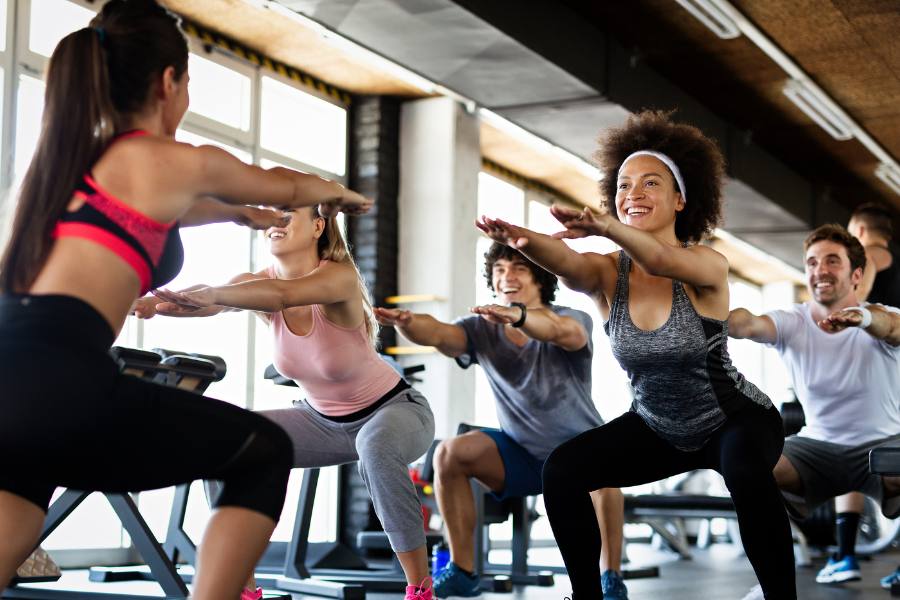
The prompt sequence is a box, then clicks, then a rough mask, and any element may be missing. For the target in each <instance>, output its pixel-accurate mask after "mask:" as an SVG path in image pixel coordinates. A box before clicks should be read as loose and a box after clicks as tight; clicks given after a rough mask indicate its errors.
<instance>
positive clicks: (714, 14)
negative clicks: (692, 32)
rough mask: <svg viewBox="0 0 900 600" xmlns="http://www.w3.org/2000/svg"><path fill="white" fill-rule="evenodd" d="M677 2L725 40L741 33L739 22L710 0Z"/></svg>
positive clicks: (677, 0) (679, 0) (676, 0)
mask: <svg viewBox="0 0 900 600" xmlns="http://www.w3.org/2000/svg"><path fill="white" fill-rule="evenodd" d="M675 2H677V3H678V4H680V5H681V6H682V7H683V8H684V10H686V11H688V12H689V13H691V14H692V15H693V16H694V18H695V19H697V20H698V21H700V22H701V23H703V24H704V25H706V27H707V28H709V30H710V31H712V32H713V33H715V34H716V35H717V36H719V37H720V38H722V39H723V40H732V39H734V38H736V37H738V36H740V35H741V30H740V29H738V26H737V24H736V23H735V22H734V21H732V20H731V19H730V18H729V17H728V16H727V15H726V14H725V13H723V12H722V11H721V10H719V9H718V8H717V7H716V6H714V5H713V4H712V2H710V1H709V0H675Z"/></svg>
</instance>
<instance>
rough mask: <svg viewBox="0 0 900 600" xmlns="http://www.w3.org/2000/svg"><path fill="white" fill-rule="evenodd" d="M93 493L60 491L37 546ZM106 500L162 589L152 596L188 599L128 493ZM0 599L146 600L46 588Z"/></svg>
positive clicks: (18, 590)
mask: <svg viewBox="0 0 900 600" xmlns="http://www.w3.org/2000/svg"><path fill="white" fill-rule="evenodd" d="M92 493H93V492H83V491H79V490H66V491H64V492H63V494H62V496H60V497H59V498H58V499H57V500H56V502H54V503H53V504H52V505H50V509H49V511H48V512H47V517H46V518H45V519H44V529H43V531H42V532H41V537H40V540H39V542H38V543H40V542H43V541H44V540H45V539H46V538H47V537H48V536H49V535H50V534H51V533H53V531H54V530H55V529H56V528H57V527H59V525H60V524H61V523H62V522H63V521H64V520H65V519H66V517H68V516H69V515H70V514H72V511H74V510H75V509H76V508H77V507H78V505H80V504H81V503H82V502H84V500H85V499H86V498H87V497H88V496H89V495H91V494H92ZM104 496H105V497H106V499H107V500H108V501H109V503H110V505H111V506H112V508H113V510H114V511H115V513H116V515H117V516H118V517H119V520H120V521H121V522H122V526H123V527H124V528H125V531H127V532H128V535H129V536H131V543H132V544H133V545H134V547H135V548H136V549H137V551H138V552H139V553H140V555H141V557H142V558H143V559H144V560H145V561H146V562H147V566H148V567H149V568H150V573H152V576H153V579H154V580H155V581H156V582H157V583H158V584H159V586H160V587H161V588H162V590H163V594H164V596H155V597H158V598H166V599H167V600H182V599H186V598H187V597H188V589H187V586H186V585H185V584H184V581H182V579H181V577H179V576H178V572H177V571H176V570H175V565H174V564H172V561H171V560H169V557H168V556H167V555H166V551H165V550H164V549H163V547H162V545H160V543H159V542H158V541H157V540H156V538H155V537H154V536H153V532H152V531H151V530H150V526H149V525H147V522H146V521H145V520H144V518H143V517H142V516H141V514H140V512H139V511H138V507H137V504H136V503H135V501H134V499H133V498H132V497H131V495H129V494H104ZM2 597H4V598H34V599H38V598H40V599H41V600H54V599H57V598H60V599H62V598H65V599H72V600H76V599H77V600H138V599H141V600H146V599H147V598H148V597H154V596H146V595H143V594H142V595H129V594H107V593H93V592H79V591H71V590H61V589H52V588H46V587H40V588H28V587H22V586H18V585H16V586H13V587H10V588H8V589H6V590H5V591H4V592H3V593H2Z"/></svg>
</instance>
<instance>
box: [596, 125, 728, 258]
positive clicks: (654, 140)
mask: <svg viewBox="0 0 900 600" xmlns="http://www.w3.org/2000/svg"><path fill="white" fill-rule="evenodd" d="M671 114H672V112H666V111H649V110H648V111H644V112H640V113H637V114H634V115H631V116H629V117H628V120H627V121H626V122H625V125H624V126H622V127H619V128H616V129H610V130H609V131H607V132H605V133H604V135H602V136H601V138H600V148H599V149H598V150H597V152H596V153H595V154H594V158H595V160H596V161H597V164H598V166H599V167H600V171H601V173H602V174H603V178H602V179H601V181H600V194H601V196H602V200H603V204H604V206H605V207H606V208H607V209H608V210H609V212H610V213H611V214H612V215H613V216H614V217H616V218H618V215H617V214H616V188H617V183H618V182H617V180H618V174H619V168H620V167H621V166H622V162H623V161H624V160H625V159H626V158H628V156H629V155H631V154H632V153H633V152H637V151H638V150H654V151H656V152H662V153H663V154H665V155H667V156H669V157H670V158H671V159H672V160H673V161H674V162H675V164H676V165H678V169H679V170H680V171H681V177H682V179H683V180H684V185H685V187H687V189H688V190H689V193H688V196H687V198H686V202H685V206H684V210H682V211H681V212H679V213H677V215H676V217H675V236H676V237H677V238H678V239H679V240H681V241H682V242H689V243H696V242H699V241H700V240H702V239H703V238H704V237H706V236H707V235H709V234H711V233H712V231H713V229H715V227H716V225H718V224H719V221H720V220H721V218H722V177H723V175H724V173H725V159H724V158H723V157H722V153H721V152H720V151H719V148H718V146H716V143H715V142H713V141H712V140H711V139H709V138H708V137H706V136H705V135H704V134H703V132H701V131H700V130H699V129H697V128H696V127H693V126H692V125H684V124H681V123H673V122H672V121H671V119H670V116H671ZM675 188H676V190H677V191H679V192H680V191H681V190H678V184H677V183H676V184H675Z"/></svg>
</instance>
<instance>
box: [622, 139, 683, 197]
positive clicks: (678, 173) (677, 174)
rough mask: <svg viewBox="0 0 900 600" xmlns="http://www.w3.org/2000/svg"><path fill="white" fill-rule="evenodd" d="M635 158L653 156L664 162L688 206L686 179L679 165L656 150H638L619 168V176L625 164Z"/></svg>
mask: <svg viewBox="0 0 900 600" xmlns="http://www.w3.org/2000/svg"><path fill="white" fill-rule="evenodd" d="M635 156H652V157H653V158H656V159H659V160H660V161H662V163H663V164H664V165H666V166H667V167H668V168H669V171H671V172H672V177H674V178H675V183H677V184H678V191H679V192H680V193H681V199H682V200H684V203H685V204H687V188H686V187H684V179H682V178H681V171H680V170H679V169H678V165H676V164H675V161H674V160H672V159H671V158H669V157H668V156H667V155H665V154H663V153H662V152H657V151H655V150H638V151H637V152H632V153H631V154H629V155H628V158H626V159H625V160H623V161H622V166H620V167H619V174H621V173H622V169H624V168H625V164H626V163H628V161H629V160H631V159H632V158H634V157H635Z"/></svg>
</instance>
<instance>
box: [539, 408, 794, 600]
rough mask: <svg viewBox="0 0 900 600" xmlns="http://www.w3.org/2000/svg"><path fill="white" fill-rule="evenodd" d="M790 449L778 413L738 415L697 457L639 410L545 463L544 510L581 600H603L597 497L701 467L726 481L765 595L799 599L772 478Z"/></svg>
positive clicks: (784, 517)
mask: <svg viewBox="0 0 900 600" xmlns="http://www.w3.org/2000/svg"><path fill="white" fill-rule="evenodd" d="M783 446H784V434H783V432H782V426H781V418H780V416H779V414H778V411H777V410H775V409H774V408H773V409H763V408H757V407H755V406H752V407H748V408H746V409H744V410H743V411H742V412H740V413H738V414H736V415H732V416H731V417H730V418H729V420H728V421H727V422H726V423H725V425H723V426H722V427H721V428H720V429H719V430H717V431H716V432H715V434H713V436H712V437H711V438H710V440H709V441H708V442H707V443H706V445H705V446H704V447H703V448H701V449H700V450H696V451H693V452H684V451H682V450H678V449H676V448H674V447H673V446H671V445H670V444H669V443H667V442H666V441H664V440H663V439H661V438H660V437H659V436H657V435H656V434H655V433H654V432H653V431H652V430H651V429H650V428H649V427H648V426H647V425H646V424H645V423H644V421H643V420H642V419H641V418H640V417H639V416H638V415H637V414H635V413H633V412H628V413H625V414H624V415H622V416H621V417H619V418H617V419H615V420H613V421H610V422H609V423H607V424H606V425H603V426H601V427H597V428H596V429H592V430H590V431H586V432H584V433H582V434H581V435H579V436H577V437H575V438H572V439H571V440H569V441H568V442H566V443H565V444H563V445H561V446H560V447H558V448H557V449H556V450H554V451H553V453H552V454H550V457H549V458H548V459H547V462H546V463H545V464H544V504H545V506H546V507H547V517H548V518H549V519H550V525H551V526H552V528H553V534H554V536H555V537H556V542H557V543H558V544H559V549H560V551H561V552H562V556H563V560H564V561H565V563H566V569H567V570H568V572H569V577H570V579H571V581H572V590H573V592H574V594H575V596H576V598H577V600H585V599H587V598H602V597H603V592H602V591H601V589H600V569H599V566H598V561H599V560H600V545H601V540H600V530H599V528H598V526H597V518H596V516H595V514H594V508H593V505H592V504H591V498H590V496H589V492H591V491H593V490H597V489H601V488H618V487H628V486H632V485H640V484H644V483H648V482H651V481H657V480H660V479H663V478H665V477H670V476H672V475H676V474H678V473H683V472H685V471H690V470H693V469H715V470H716V471H718V472H719V473H721V474H722V476H723V477H724V478H725V485H727V486H728V490H729V491H730V492H731V497H732V499H733V500H734V506H735V510H736V511H737V516H738V524H739V526H740V530H741V537H742V538H743V542H744V549H745V550H746V552H747V557H748V558H749V559H750V563H751V564H752V565H753V569H754V571H756V576H757V578H758V579H759V582H760V584H761V585H762V589H763V593H764V594H765V597H766V598H767V599H769V600H793V599H795V598H796V597H797V592H796V587H795V581H794V553H793V545H792V540H791V528H790V523H789V522H788V518H787V513H786V512H785V510H784V505H783V504H782V500H781V493H780V492H779V491H778V487H777V485H776V484H775V478H774V476H773V475H772V469H773V468H774V467H775V463H776V462H777V461H778V458H779V456H780V455H781V449H782V447H783ZM588 465H596V466H588Z"/></svg>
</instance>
